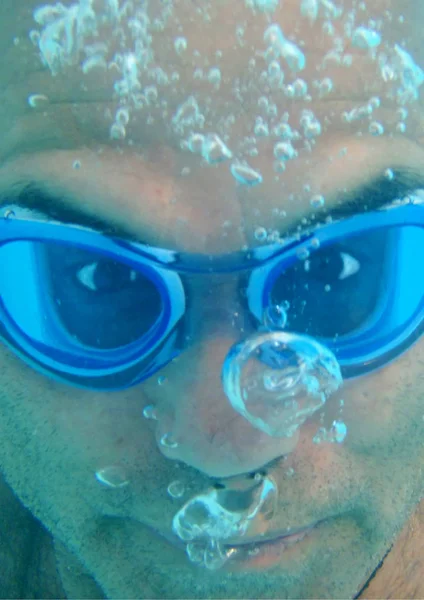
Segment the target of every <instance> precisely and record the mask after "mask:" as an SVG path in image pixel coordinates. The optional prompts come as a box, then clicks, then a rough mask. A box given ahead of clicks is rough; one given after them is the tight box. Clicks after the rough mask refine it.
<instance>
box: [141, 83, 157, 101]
mask: <svg viewBox="0 0 424 600" xmlns="http://www.w3.org/2000/svg"><path fill="white" fill-rule="evenodd" d="M143 93H144V97H145V98H146V101H147V104H154V103H155V102H156V101H157V99H158V95H159V94H158V89H157V87H156V86H155V85H148V86H147V87H146V88H144V90H143Z"/></svg>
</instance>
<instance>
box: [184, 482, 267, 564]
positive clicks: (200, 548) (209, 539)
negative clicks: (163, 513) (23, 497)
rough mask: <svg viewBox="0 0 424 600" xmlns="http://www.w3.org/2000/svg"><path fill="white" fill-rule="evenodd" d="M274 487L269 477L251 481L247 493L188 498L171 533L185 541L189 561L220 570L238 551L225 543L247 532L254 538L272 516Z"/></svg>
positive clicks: (219, 492) (214, 492)
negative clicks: (265, 521)
mask: <svg viewBox="0 0 424 600" xmlns="http://www.w3.org/2000/svg"><path fill="white" fill-rule="evenodd" d="M277 495H278V492H277V486H276V484H275V482H274V480H273V479H272V478H271V477H263V478H262V479H261V480H260V481H255V480H253V482H252V487H251V488H248V489H246V490H233V491H232V492H231V494H228V493H227V490H225V489H224V490H217V489H215V488H212V489H210V490H208V491H206V492H205V493H202V494H198V495H197V496H194V497H193V498H191V499H190V500H189V501H188V502H186V504H185V505H184V506H183V507H182V508H181V509H180V510H179V511H178V512H177V513H176V515H175V516H174V518H173V520H172V529H173V531H174V533H175V534H176V535H177V536H178V537H179V538H180V539H181V540H182V541H184V542H188V543H187V546H186V552H187V555H188V557H189V559H190V561H192V562H194V563H195V564H197V565H201V566H204V567H206V568H207V569H211V570H215V569H219V568H220V567H222V566H223V565H224V564H225V563H226V562H227V561H228V560H229V559H230V558H231V557H232V556H235V555H236V554H237V548H236V547H231V545H230V544H229V543H228V540H234V539H237V540H239V539H240V538H243V537H244V536H246V535H247V534H248V533H249V532H250V531H253V533H252V535H255V533H256V532H257V530H258V528H260V526H261V524H262V525H263V522H264V520H269V519H270V518H272V517H273V515H274V513H275V509H276V504H277Z"/></svg>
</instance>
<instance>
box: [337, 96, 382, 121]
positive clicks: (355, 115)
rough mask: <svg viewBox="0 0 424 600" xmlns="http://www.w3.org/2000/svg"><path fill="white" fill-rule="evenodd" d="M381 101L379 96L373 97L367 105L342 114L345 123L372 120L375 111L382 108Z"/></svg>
mask: <svg viewBox="0 0 424 600" xmlns="http://www.w3.org/2000/svg"><path fill="white" fill-rule="evenodd" d="M380 104H381V100H380V98H379V97H378V96H373V97H372V98H370V99H369V101H368V102H367V104H363V105H361V106H356V107H355V108H352V109H351V110H350V111H345V112H343V113H342V119H343V121H344V122H345V123H352V122H353V121H359V120H361V119H370V118H371V117H372V114H373V112H374V110H376V109H377V108H379V107H380Z"/></svg>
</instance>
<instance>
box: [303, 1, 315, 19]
mask: <svg viewBox="0 0 424 600" xmlns="http://www.w3.org/2000/svg"><path fill="white" fill-rule="evenodd" d="M300 12H301V14H302V16H303V17H306V18H307V19H310V20H311V21H315V20H316V18H317V17H318V0H302V1H301V3H300Z"/></svg>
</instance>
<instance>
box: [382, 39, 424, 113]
mask: <svg viewBox="0 0 424 600" xmlns="http://www.w3.org/2000/svg"><path fill="white" fill-rule="evenodd" d="M379 67H380V73H381V77H382V78H383V81H385V82H386V83H393V89H392V96H394V97H395V99H396V101H397V102H398V104H401V105H405V104H408V103H410V102H414V101H415V100H417V98H418V94H419V88H420V87H421V85H422V84H423V82H424V71H423V70H422V69H421V67H419V66H418V65H417V63H416V62H415V61H414V59H413V57H412V56H411V54H409V53H408V52H407V51H406V50H404V49H403V48H401V47H400V46H399V45H398V44H395V46H394V48H393V50H392V52H391V53H390V54H389V55H387V54H384V53H381V54H380V55H379Z"/></svg>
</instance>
